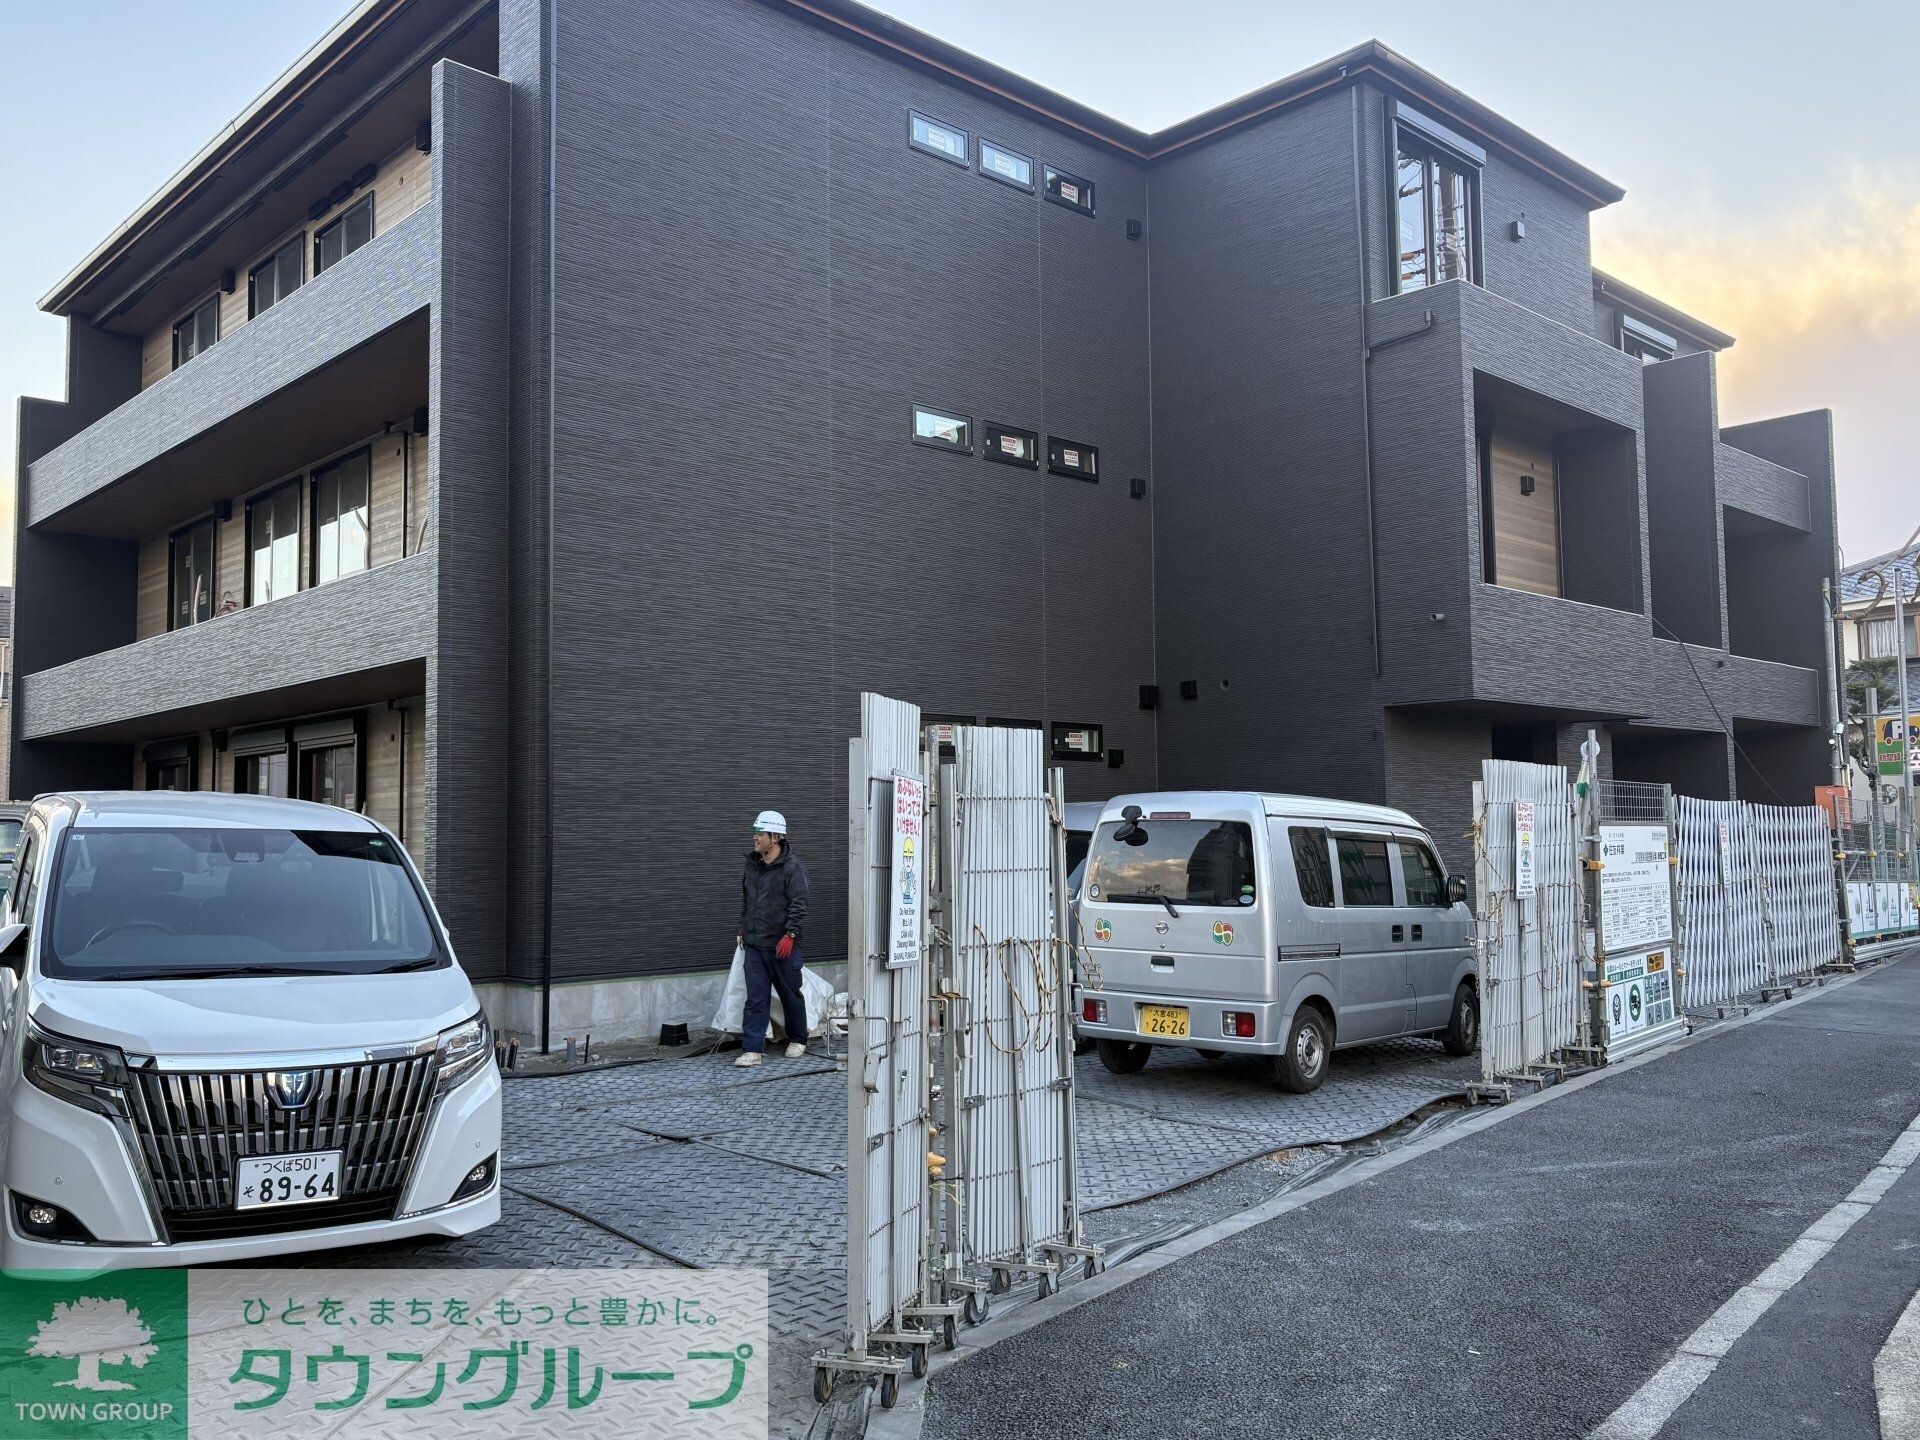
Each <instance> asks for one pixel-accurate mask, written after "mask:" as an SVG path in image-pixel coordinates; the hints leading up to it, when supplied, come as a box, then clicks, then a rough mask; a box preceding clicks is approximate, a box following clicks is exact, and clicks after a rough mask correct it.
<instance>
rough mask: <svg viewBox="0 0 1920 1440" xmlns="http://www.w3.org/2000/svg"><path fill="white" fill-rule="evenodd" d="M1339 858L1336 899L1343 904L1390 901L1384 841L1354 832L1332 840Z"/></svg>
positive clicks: (1391, 901) (1389, 875)
mask: <svg viewBox="0 0 1920 1440" xmlns="http://www.w3.org/2000/svg"><path fill="white" fill-rule="evenodd" d="M1333 848H1334V853H1335V854H1336V855H1337V856H1338V857H1339V860H1340V902H1341V903H1342V904H1343V905H1391V904H1393V871H1392V869H1391V868H1390V867H1389V865H1388V864H1387V842H1386V841H1384V840H1368V839H1364V838H1362V837H1361V836H1358V835H1340V836H1337V837H1335V840H1334V846H1333Z"/></svg>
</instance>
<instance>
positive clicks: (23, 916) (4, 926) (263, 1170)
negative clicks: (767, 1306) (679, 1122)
mask: <svg viewBox="0 0 1920 1440" xmlns="http://www.w3.org/2000/svg"><path fill="white" fill-rule="evenodd" d="M499 1153H500V1074H499V1071H498V1069H497V1067H496V1066H495V1064H494V1059H493V1038H492V1033H491V1031H490V1030H489V1028H488V1025H487V1020H486V1017H485V1015H483V1014H482V1013H481V1010H480V1006H479V1004H478V1002H477V1001H476V1000H475V998H474V993H473V987H472V986H471V985H470V984H469V983H468V982H467V977H466V976H465V974H463V973H462V972H461V969H460V965H459V962H458V961H457V960H455V959H454V955H453V948H452V946H451V945H450V944H449V942H448V939H447V932H446V929H445V927H444V926H443V925H442V924H441V923H440V920H439V917H438V915H437V914H436V913H435V912H434V909H433V905H432V902H431V901H430V900H429V899H428V897H427V892H426V887H425V886H424V885H422V884H421V882H420V877H419V875H418V874H417V873H416V872H415V870H414V867H413V864H412V862H411V860H409V858H408V857H407V854H406V852H405V850H404V849H403V848H402V847H401V845H400V843H399V841H398V840H396V839H395V838H394V837H393V835H392V834H391V833H389V832H388V831H387V830H386V829H385V828H383V827H382V826H380V825H378V824H376V823H374V822H373V821H371V820H368V819H366V818H364V817H362V816H359V815H355V814H352V813H350V812H348V811H345V810H340V809H336V808H334V807H332V806H327V805H310V804H307V803H305V802H303V801H297V800H276V799H271V798H266V797H258V796H249V795H216V794H202V793H195V794H177V793H173V792H168V791H151V792H147V791H138V792H125V793H117V792H116V793H96V794H67V795H46V796H42V797H41V798H40V799H38V800H36V801H34V803H33V806H32V808H31V809H30V810H29V811H28V813H27V817H26V822H25V825H24V827H23V832H22V835H21V837H20V849H19V852H18V856H17V859H16V862H15V883H14V885H13V888H12V892H11V894H10V895H9V896H8V897H7V900H6V904H5V908H4V910H0V1204H3V1205H4V1214H3V1215H0V1270H5V1271H9V1272H19V1271H31V1270H56V1269H83V1270H107V1269H119V1268H124V1267H132V1266H154V1265H203V1264H211V1263H214V1262H218V1261H226V1260H249V1259H256V1258H259V1257H262V1256H268V1255H280V1254H285V1253H288V1252H291V1251H300V1250H316V1249H325V1248H331V1247H335V1246H341V1245H360V1244H366V1243H370V1242H373V1241H380V1240H393V1239H399V1238H402V1237H407V1236H454V1235H465V1234H468V1233H470V1232H472V1231H475V1230H478V1229H481V1228H482V1227H483V1226H487V1225H491V1224H492V1223H493V1222H494V1221H496V1220H497V1219H499V1217H500V1177H499Z"/></svg>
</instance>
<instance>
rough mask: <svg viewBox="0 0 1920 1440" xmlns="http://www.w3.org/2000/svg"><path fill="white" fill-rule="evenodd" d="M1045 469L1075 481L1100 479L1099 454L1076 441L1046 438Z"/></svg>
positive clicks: (1053, 437) (1052, 436)
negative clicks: (1071, 477)
mask: <svg viewBox="0 0 1920 1440" xmlns="http://www.w3.org/2000/svg"><path fill="white" fill-rule="evenodd" d="M1047 469H1049V470H1051V471H1052V472H1053V473H1054V474H1056V475H1071V476H1073V478H1074V479H1076V480H1098V479H1099V478H1100V452H1099V451H1098V450H1096V449H1094V448H1093V446H1091V445H1082V444H1081V443H1080V442H1079V441H1078V440H1062V439H1061V438H1060V437H1059V436H1058V435H1049V436H1048V437H1047Z"/></svg>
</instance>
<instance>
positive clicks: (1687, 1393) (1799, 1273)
mask: <svg viewBox="0 0 1920 1440" xmlns="http://www.w3.org/2000/svg"><path fill="white" fill-rule="evenodd" d="M1916 1160H1920V1115H1916V1116H1914V1118H1913V1120H1912V1122H1911V1123H1910V1124H1909V1125H1908V1126H1907V1128H1906V1129H1905V1130H1904V1131H1902V1132H1901V1135H1900V1138H1899V1139H1898V1140H1896V1141H1894V1142H1893V1146H1892V1148H1891V1149H1889V1150H1888V1151H1887V1153H1886V1154H1885V1155H1883V1156H1881V1157H1880V1163H1879V1164H1877V1165H1875V1166H1874V1167H1873V1169H1871V1170H1869V1171H1868V1172H1867V1175H1866V1178H1865V1179H1864V1180H1862V1181H1861V1182H1860V1183H1859V1184H1858V1185H1856V1186H1854V1187H1853V1193H1851V1194H1850V1195H1848V1196H1847V1198H1846V1199H1844V1200H1842V1201H1840V1202H1839V1203H1838V1204H1836V1205H1835V1206H1834V1207H1833V1208H1832V1209H1831V1210H1829V1211H1827V1213H1826V1214H1824V1215H1822V1216H1821V1217H1820V1218H1819V1219H1818V1220H1816V1221H1814V1222H1813V1224H1811V1225H1809V1226H1808V1227H1807V1228H1806V1229H1805V1230H1803V1231H1801V1232H1800V1238H1799V1239H1798V1240H1795V1241H1794V1242H1793V1244H1791V1245H1789V1246H1788V1247H1787V1248H1786V1249H1785V1250H1784V1251H1783V1252H1781V1255H1780V1258H1779V1259H1777V1260H1775V1261H1774V1262H1773V1263H1772V1264H1771V1265H1769V1266H1768V1267H1767V1268H1766V1269H1764V1270H1762V1271H1761V1272H1760V1273H1759V1274H1758V1275H1756V1276H1754V1278H1753V1279H1752V1280H1750V1281H1749V1282H1748V1283H1747V1284H1745V1285H1743V1286H1741V1287H1740V1289H1739V1290H1737V1291H1736V1292H1734V1295H1733V1298H1731V1299H1730V1300H1728V1301H1727V1303H1726V1304H1724V1305H1722V1306H1721V1307H1720V1308H1719V1309H1718V1310H1716V1311H1714V1312H1713V1314H1711V1315H1709V1316H1708V1317H1707V1318H1706V1320H1705V1321H1704V1322H1703V1323H1702V1324H1701V1326H1700V1328H1699V1329H1698V1330H1695V1331H1694V1332H1693V1334H1691V1335H1689V1336H1688V1337H1687V1338H1686V1340H1684V1341H1683V1342H1682V1343H1681V1345H1680V1348H1679V1350H1678V1351H1676V1352H1675V1354H1674V1357H1673V1358H1672V1359H1671V1360H1669V1361H1667V1363H1666V1364H1665V1365H1662V1366H1661V1367H1660V1368H1659V1369H1658V1370H1656V1371H1655V1372H1654V1374H1653V1378H1652V1379H1651V1380H1649V1381H1647V1383H1646V1384H1644V1385H1642V1386H1641V1387H1640V1388H1639V1389H1638V1390H1636V1391H1634V1393H1633V1394H1632V1395H1631V1396H1629V1397H1628V1398H1627V1401H1626V1403H1625V1404H1623V1405H1622V1406H1621V1407H1620V1408H1619V1409H1618V1410H1615V1411H1614V1412H1613V1414H1611V1415H1609V1416H1608V1417H1607V1418H1606V1419H1605V1420H1603V1421H1602V1422H1601V1423H1600V1426H1599V1428H1597V1429H1596V1430H1595V1431H1594V1432H1593V1434H1592V1435H1591V1436H1589V1437H1588V1440H1653V1437H1654V1436H1656V1435H1658V1434H1659V1433H1660V1431H1661V1428H1662V1427H1663V1426H1665V1425H1666V1423H1667V1421H1669V1420H1671V1419H1672V1418H1673V1413H1674V1411H1676V1410H1678V1409H1679V1408H1680V1407H1681V1406H1682V1405H1684V1404H1686V1403H1687V1401H1688V1399H1689V1398H1690V1397H1691V1396H1692V1395H1693V1392H1694V1391H1696V1390H1698V1389H1699V1388H1700V1387H1701V1386H1702V1385H1704V1384H1705V1383H1706V1380H1707V1377H1708V1376H1709V1375H1711V1374H1713V1371H1714V1367H1715V1366H1717V1365H1718V1364H1719V1363H1720V1361H1721V1360H1722V1358H1724V1357H1725V1355H1726V1353H1727V1351H1729V1350H1731V1349H1732V1348H1733V1346H1734V1343H1735V1342H1736V1341H1738V1340H1739V1339H1740V1337H1741V1336H1742V1335H1744V1334H1746V1333H1747V1331H1749V1330H1751V1329H1752V1328H1753V1327H1754V1325H1755V1324H1757V1323H1758V1322H1759V1319H1760V1317H1761V1316H1762V1315H1764V1314H1766V1313H1767V1311H1768V1310H1769V1309H1771V1308H1772V1307H1773V1302H1774V1301H1776V1300H1778V1299H1779V1298H1780V1297H1781V1296H1782V1295H1784V1294H1786V1293H1787V1292H1788V1291H1789V1290H1791V1289H1792V1288H1793V1287H1794V1286H1796V1285H1798V1284H1799V1283H1800V1282H1801V1281H1802V1280H1804V1279H1806V1278H1807V1272H1808V1271H1809V1270H1811V1269H1813V1267H1814V1266H1815V1265H1817V1264H1819V1263H1820V1261H1821V1260H1822V1259H1824V1258H1825V1257H1826V1256H1827V1254H1828V1253H1829V1252H1830V1251H1832V1249H1833V1247H1834V1246H1835V1245H1837V1244H1839V1243H1840V1240H1841V1237H1842V1236H1844V1235H1845V1234H1846V1233H1847V1231H1849V1230H1851V1229H1852V1228H1853V1227H1854V1226H1855V1225H1856V1224H1857V1223H1859V1221H1860V1219H1861V1217H1862V1216H1864V1215H1865V1214H1866V1213H1867V1212H1868V1211H1869V1210H1871V1209H1873V1207H1874V1206H1875V1205H1877V1204H1878V1203H1879V1202H1880V1198H1881V1197H1882V1196H1883V1195H1885V1194H1886V1193H1887V1191H1888V1190H1890V1189H1892V1188H1893V1183H1894V1182H1895V1181H1896V1180H1898V1179H1899V1178H1900V1177H1901V1176H1902V1175H1904V1174H1905V1173H1906V1172H1907V1169H1908V1167H1910V1166H1911V1165H1912V1164H1913V1163H1914V1162H1915V1161H1916ZM1902 1330H1905V1331H1906V1332H1907V1334H1906V1338H1905V1344H1906V1348H1905V1349H1904V1350H1897V1349H1896V1348H1895V1345H1894V1340H1895V1339H1896V1338H1899V1337H1900V1334H1901V1331H1902ZM1890 1354H1891V1355H1892V1356H1893V1359H1892V1360H1891V1361H1889V1355H1890ZM1883 1364H1887V1365H1888V1366H1889V1368H1890V1369H1892V1368H1895V1367H1896V1366H1897V1367H1899V1368H1900V1378H1901V1380H1902V1381H1903V1382H1904V1385H1905V1393H1904V1397H1903V1400H1904V1405H1905V1407H1906V1409H1905V1412H1904V1413H1905V1414H1906V1416H1907V1423H1908V1425H1909V1428H1908V1429H1905V1430H1900V1431H1896V1430H1893V1429H1890V1428H1888V1426H1887V1423H1886V1419H1885V1416H1886V1406H1887V1401H1888V1395H1889V1387H1888V1386H1887V1385H1886V1384H1885V1383H1884V1382H1883V1381H1882V1380H1881V1366H1882V1365H1883ZM1917 1377H1920V1297H1916V1299H1915V1303H1914V1304H1912V1305H1909V1306H1908V1307H1907V1313H1906V1314H1905V1315H1903V1316H1902V1317H1901V1319H1900V1324H1899V1325H1898V1326H1896V1327H1895V1328H1894V1334H1893V1336H1892V1337H1889V1339H1888V1341H1887V1345H1886V1348H1885V1349H1883V1350H1882V1351H1881V1352H1880V1358H1879V1359H1878V1360H1876V1361H1875V1362H1874V1382H1875V1385H1876V1387H1877V1388H1878V1389H1879V1392H1880V1405H1881V1416H1882V1419H1881V1433H1882V1437H1883V1440H1896V1437H1897V1440H1920V1378H1917ZM1895 1388H1896V1390H1897V1387H1895Z"/></svg>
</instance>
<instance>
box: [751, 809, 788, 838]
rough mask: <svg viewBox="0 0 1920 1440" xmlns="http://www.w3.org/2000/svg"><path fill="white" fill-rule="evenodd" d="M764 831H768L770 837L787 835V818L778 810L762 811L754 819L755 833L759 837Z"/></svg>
mask: <svg viewBox="0 0 1920 1440" xmlns="http://www.w3.org/2000/svg"><path fill="white" fill-rule="evenodd" d="M762 830H764V831H766V832H767V833H768V834H769V835H785V834H786V833H787V817H786V816H784V815H782V814H781V813H780V812H779V811H778V810H762V811H761V812H760V813H759V814H758V815H756V816H755V817H754V820H753V832H754V834H756V835H757V834H759V833H760V832H761V831H762Z"/></svg>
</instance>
